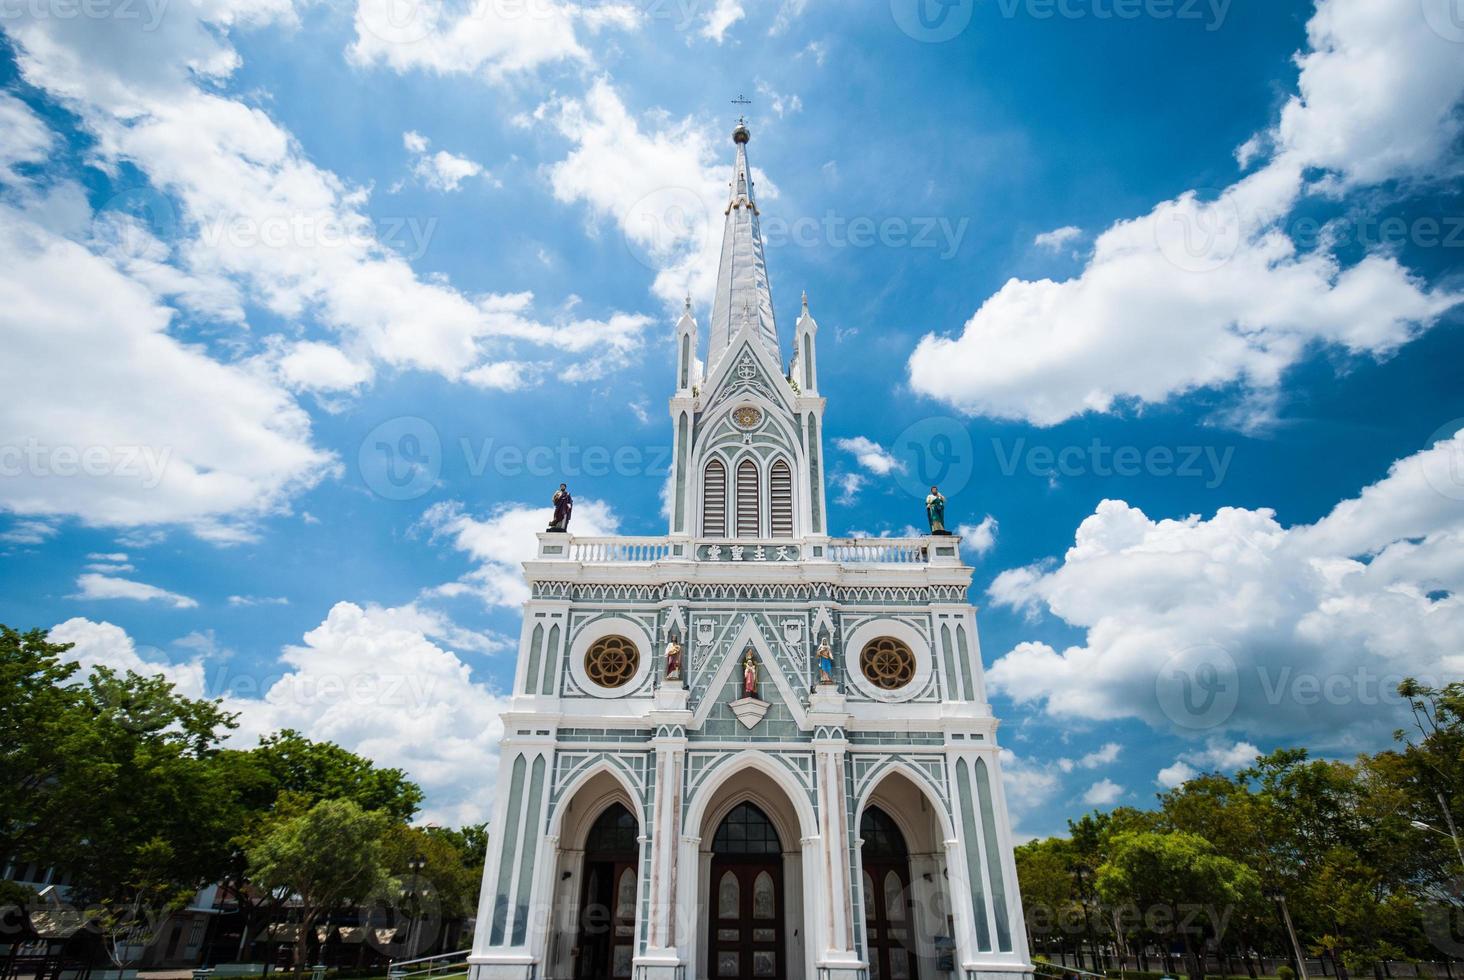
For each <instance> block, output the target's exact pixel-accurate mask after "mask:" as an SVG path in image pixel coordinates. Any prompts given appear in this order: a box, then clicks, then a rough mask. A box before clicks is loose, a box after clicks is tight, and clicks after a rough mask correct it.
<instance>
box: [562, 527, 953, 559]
mask: <svg viewBox="0 0 1464 980" xmlns="http://www.w3.org/2000/svg"><path fill="white" fill-rule="evenodd" d="M960 540H961V539H960V538H958V537H956V536H954V535H950V536H943V537H918V538H826V539H823V540H819V539H813V540H811V541H795V540H791V539H787V538H782V539H757V540H746V541H744V540H738V539H731V538H715V539H714V538H702V539H697V540H694V541H688V540H686V539H684V538H680V539H673V538H669V537H577V536H575V535H572V534H565V535H559V534H546V535H543V536H542V537H541V539H540V542H541V543H540V547H539V557H540V558H545V559H551V560H566V561H577V562H584V563H586V564H643V563H649V562H658V561H668V560H684V559H689V558H701V559H702V560H712V561H717V560H722V561H726V560H727V559H728V558H730V557H732V556H733V554H734V552H735V553H736V555H737V559H738V560H747V559H748V558H750V557H751V556H753V555H763V556H765V557H764V560H767V561H769V562H773V561H787V560H793V561H800V560H801V561H805V562H808V561H812V562H819V561H828V562H833V563H835V564H841V565H931V564H940V565H955V564H959V563H960V550H959V549H960Z"/></svg>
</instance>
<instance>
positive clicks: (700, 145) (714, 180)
mask: <svg viewBox="0 0 1464 980" xmlns="http://www.w3.org/2000/svg"><path fill="white" fill-rule="evenodd" d="M534 118H535V119H536V120H539V121H542V122H546V123H548V124H550V125H552V126H553V127H554V128H555V129H556V130H558V131H559V133H560V134H561V135H563V136H565V137H566V138H568V139H569V140H571V141H572V142H573V143H574V148H573V149H572V150H570V152H569V153H568V155H567V156H566V157H565V158H564V159H563V160H561V161H559V162H557V163H555V164H552V165H551V166H550V167H549V171H548V172H549V179H550V184H551V186H552V188H553V191H554V196H555V197H556V198H557V199H558V200H560V201H564V202H566V203H572V202H584V203H586V204H587V205H589V207H590V209H591V211H592V212H593V214H594V216H595V217H596V218H597V219H600V220H606V219H608V220H610V221H613V222H615V223H616V224H617V225H618V227H619V229H620V233H621V235H622V236H623V237H624V239H625V241H626V247H627V248H628V249H630V251H631V254H633V255H635V256H636V257H637V258H638V259H640V260H641V261H643V262H644V263H645V264H646V265H647V267H648V268H651V269H653V270H655V272H656V278H655V281H654V283H653V285H652V291H653V292H654V294H655V295H656V296H657V297H658V298H660V299H661V300H662V301H663V302H664V303H666V305H667V307H668V308H670V309H674V310H680V309H681V305H682V302H683V299H684V298H685V297H686V296H687V295H690V296H691V297H692V299H693V301H695V302H697V303H701V304H705V303H709V302H710V301H711V298H712V293H713V291H714V290H715V288H716V280H717V262H718V254H719V253H718V249H719V247H720V245H721V230H722V223H723V216H722V209H723V207H724V205H725V204H726V200H727V180H728V177H729V175H730V173H731V167H730V164H725V165H718V164H715V163H714V162H713V160H714V159H715V157H716V154H717V150H716V149H715V144H714V142H713V139H712V137H711V135H710V134H709V133H708V131H707V130H705V129H703V128H701V127H700V126H699V125H698V124H697V123H695V122H694V121H693V120H691V119H683V120H680V121H672V120H668V119H667V118H665V117H664V116H661V117H657V118H656V120H655V127H654V128H652V129H643V128H642V127H641V125H640V124H639V123H638V122H637V121H636V119H635V118H634V117H633V116H631V114H630V112H629V110H627V109H626V107H625V104H624V103H623V102H622V101H621V99H620V96H619V95H618V94H617V93H616V92H615V90H614V88H613V87H612V86H611V85H610V83H609V81H608V80H606V79H604V78H599V79H597V80H596V81H595V83H594V84H593V85H591V86H590V89H589V91H588V92H586V93H585V95H584V97H583V98H581V99H567V98H566V99H556V100H552V101H550V102H546V103H545V104H543V105H541V106H539V107H538V109H536V110H535V112H534ZM721 146H722V147H723V151H722V152H723V155H724V156H725V157H726V158H727V159H728V160H729V161H730V159H731V152H730V151H731V143H730V141H727V142H725V143H722V144H721ZM753 176H754V179H755V180H756V181H757V193H758V194H759V195H761V198H763V199H765V198H767V197H771V196H772V195H773V191H774V189H773V188H772V185H771V183H770V182H768V181H767V180H766V179H765V178H764V177H763V176H762V174H761V173H760V172H759V171H757V170H756V168H754V172H753Z"/></svg>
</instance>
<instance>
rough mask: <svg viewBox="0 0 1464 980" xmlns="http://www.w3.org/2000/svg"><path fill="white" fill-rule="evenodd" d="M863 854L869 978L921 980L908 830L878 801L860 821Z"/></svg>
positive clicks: (877, 979) (866, 811)
mask: <svg viewBox="0 0 1464 980" xmlns="http://www.w3.org/2000/svg"><path fill="white" fill-rule="evenodd" d="M859 841H860V844H861V845H862V846H863V852H862V853H863V857H864V877H863V884H864V928H865V930H866V936H867V939H868V942H869V980H917V977H918V968H917V966H916V957H915V955H914V948H915V944H914V937H913V935H912V931H911V930H912V927H913V926H914V918H915V907H914V905H915V903H914V901H913V899H914V895H913V893H912V891H911V889H910V849H909V847H908V846H906V844H905V835H904V834H902V833H900V828H899V826H898V825H896V823H895V822H894V821H893V820H892V819H890V815H889V814H887V813H885V812H884V811H883V810H881V809H880V808H879V807H877V806H871V807H869V808H868V809H866V810H865V811H864V816H863V817H862V818H860V820H859Z"/></svg>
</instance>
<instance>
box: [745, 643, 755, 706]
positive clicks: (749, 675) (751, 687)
mask: <svg viewBox="0 0 1464 980" xmlns="http://www.w3.org/2000/svg"><path fill="white" fill-rule="evenodd" d="M742 696H743V697H748V698H755V697H757V659H756V658H755V657H753V655H752V647H748V648H747V653H746V654H745V655H744V658H743V661H742Z"/></svg>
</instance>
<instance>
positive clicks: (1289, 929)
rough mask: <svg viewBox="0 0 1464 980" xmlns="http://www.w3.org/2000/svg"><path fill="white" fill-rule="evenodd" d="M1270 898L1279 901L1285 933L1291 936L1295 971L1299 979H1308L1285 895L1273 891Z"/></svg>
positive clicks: (1304, 961)
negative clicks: (1294, 956) (1294, 955)
mask: <svg viewBox="0 0 1464 980" xmlns="http://www.w3.org/2000/svg"><path fill="white" fill-rule="evenodd" d="M1271 899H1272V900H1273V901H1276V902H1280V903H1281V918H1282V919H1283V920H1284V921H1285V922H1286V934H1287V935H1288V936H1290V937H1291V950H1292V952H1293V953H1295V954H1296V973H1297V976H1298V978H1299V980H1310V978H1309V977H1308V976H1307V972H1306V957H1305V956H1302V955H1301V943H1299V942H1297V941H1296V927H1295V926H1293V925H1292V924H1291V910H1290V909H1289V908H1287V907H1286V896H1285V895H1284V894H1282V893H1281V892H1279V891H1278V892H1275V893H1274V894H1272V895H1271Z"/></svg>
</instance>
